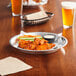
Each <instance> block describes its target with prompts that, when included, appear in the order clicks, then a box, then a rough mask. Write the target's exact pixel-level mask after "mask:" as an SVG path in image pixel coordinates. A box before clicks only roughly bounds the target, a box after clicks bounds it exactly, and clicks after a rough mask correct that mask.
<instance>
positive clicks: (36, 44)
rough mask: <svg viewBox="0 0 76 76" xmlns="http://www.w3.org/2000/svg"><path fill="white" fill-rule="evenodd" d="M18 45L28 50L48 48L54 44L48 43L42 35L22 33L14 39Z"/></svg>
mask: <svg viewBox="0 0 76 76" xmlns="http://www.w3.org/2000/svg"><path fill="white" fill-rule="evenodd" d="M16 43H18V46H19V47H20V48H23V49H28V50H48V49H51V48H53V47H54V46H55V44H53V43H48V41H47V40H45V39H44V38H43V37H42V36H40V35H37V36H32V35H24V36H19V37H18V38H17V39H16Z"/></svg>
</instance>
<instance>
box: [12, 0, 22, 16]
mask: <svg viewBox="0 0 76 76" xmlns="http://www.w3.org/2000/svg"><path fill="white" fill-rule="evenodd" d="M22 3H23V0H11V4H12V15H13V16H19V15H21V12H22Z"/></svg>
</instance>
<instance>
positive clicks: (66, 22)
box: [61, 1, 76, 28]
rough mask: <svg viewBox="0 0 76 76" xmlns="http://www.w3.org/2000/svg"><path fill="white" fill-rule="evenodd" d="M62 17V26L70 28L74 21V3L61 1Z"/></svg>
mask: <svg viewBox="0 0 76 76" xmlns="http://www.w3.org/2000/svg"><path fill="white" fill-rule="evenodd" d="M61 4H62V18H63V27H64V28H70V27H72V26H73V23H74V15H75V12H74V8H75V5H76V3H74V2H69V1H63V2H62V3H61Z"/></svg>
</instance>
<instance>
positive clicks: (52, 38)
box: [43, 34, 56, 43]
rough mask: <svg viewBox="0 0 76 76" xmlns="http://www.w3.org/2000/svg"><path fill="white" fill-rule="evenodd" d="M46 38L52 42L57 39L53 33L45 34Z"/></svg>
mask: <svg viewBox="0 0 76 76" xmlns="http://www.w3.org/2000/svg"><path fill="white" fill-rule="evenodd" d="M43 38H44V39H45V40H48V41H49V42H50V43H52V42H54V41H55V38H56V36H55V35H53V34H46V35H44V36H43Z"/></svg>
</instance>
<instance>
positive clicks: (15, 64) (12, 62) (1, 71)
mask: <svg viewBox="0 0 76 76" xmlns="http://www.w3.org/2000/svg"><path fill="white" fill-rule="evenodd" d="M31 68H32V67H31V66H30V65H28V64H26V63H24V62H22V61H21V60H19V59H17V58H14V57H7V58H4V59H1V60H0V75H8V74H12V73H16V72H20V71H24V70H28V69H31Z"/></svg>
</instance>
